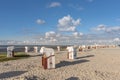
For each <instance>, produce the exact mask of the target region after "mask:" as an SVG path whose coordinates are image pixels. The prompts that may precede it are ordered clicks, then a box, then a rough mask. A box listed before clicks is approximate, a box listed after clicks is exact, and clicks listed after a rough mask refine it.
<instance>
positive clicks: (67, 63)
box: [56, 59, 89, 68]
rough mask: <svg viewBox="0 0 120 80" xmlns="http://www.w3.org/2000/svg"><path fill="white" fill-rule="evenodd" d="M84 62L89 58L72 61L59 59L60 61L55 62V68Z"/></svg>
mask: <svg viewBox="0 0 120 80" xmlns="http://www.w3.org/2000/svg"><path fill="white" fill-rule="evenodd" d="M84 62H89V60H86V59H82V60H77V61H73V62H69V61H60V63H58V64H56V68H60V67H64V66H70V65H75V64H80V63H84Z"/></svg>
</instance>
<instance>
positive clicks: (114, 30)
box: [94, 25, 120, 34]
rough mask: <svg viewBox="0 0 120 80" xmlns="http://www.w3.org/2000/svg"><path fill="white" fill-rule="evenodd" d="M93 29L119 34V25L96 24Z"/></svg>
mask: <svg viewBox="0 0 120 80" xmlns="http://www.w3.org/2000/svg"><path fill="white" fill-rule="evenodd" d="M94 30H95V31H99V32H101V31H103V32H106V33H112V34H119V33H120V26H112V27H110V26H106V25H98V26H97V27H96V28H94Z"/></svg>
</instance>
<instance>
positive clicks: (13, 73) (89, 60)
mask: <svg viewBox="0 0 120 80" xmlns="http://www.w3.org/2000/svg"><path fill="white" fill-rule="evenodd" d="M31 54H33V55H32V56H31V57H30V58H26V59H20V60H12V61H7V62H0V80H120V48H102V49H94V50H90V51H86V52H83V53H80V52H78V53H77V59H74V60H69V59H67V51H60V52H55V58H56V61H55V62H56V68H55V69H49V70H48V69H47V70H44V69H43V67H42V64H41V56H40V55H38V54H35V53H31Z"/></svg>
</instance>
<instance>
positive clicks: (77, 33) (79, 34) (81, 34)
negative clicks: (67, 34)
mask: <svg viewBox="0 0 120 80" xmlns="http://www.w3.org/2000/svg"><path fill="white" fill-rule="evenodd" d="M72 34H73V36H74V37H79V36H83V33H81V32H80V33H79V32H74V33H72Z"/></svg>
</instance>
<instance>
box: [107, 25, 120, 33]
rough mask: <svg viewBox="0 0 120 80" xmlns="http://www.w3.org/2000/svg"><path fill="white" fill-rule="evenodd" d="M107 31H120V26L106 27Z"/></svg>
mask: <svg viewBox="0 0 120 80" xmlns="http://www.w3.org/2000/svg"><path fill="white" fill-rule="evenodd" d="M106 32H114V33H116V32H120V26H116V27H108V28H107V29H106Z"/></svg>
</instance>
